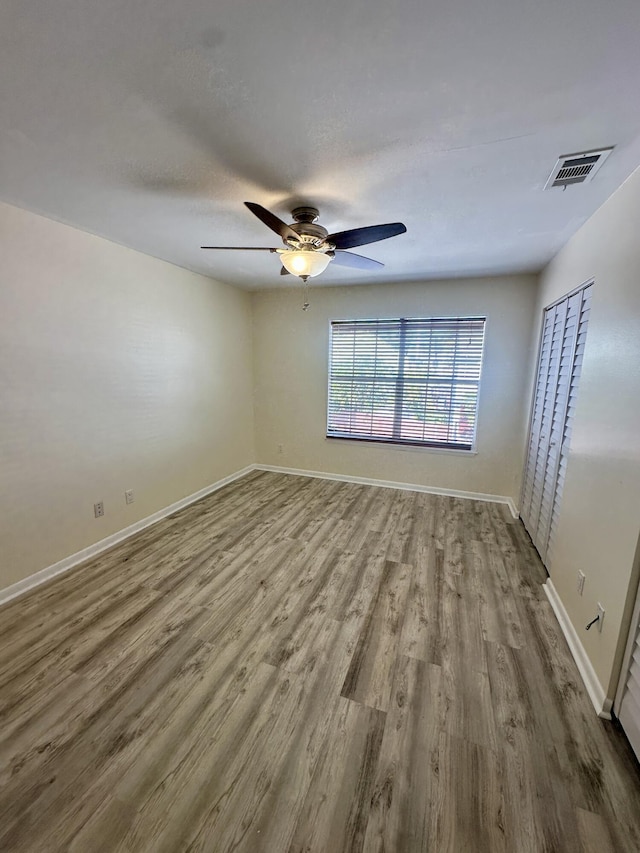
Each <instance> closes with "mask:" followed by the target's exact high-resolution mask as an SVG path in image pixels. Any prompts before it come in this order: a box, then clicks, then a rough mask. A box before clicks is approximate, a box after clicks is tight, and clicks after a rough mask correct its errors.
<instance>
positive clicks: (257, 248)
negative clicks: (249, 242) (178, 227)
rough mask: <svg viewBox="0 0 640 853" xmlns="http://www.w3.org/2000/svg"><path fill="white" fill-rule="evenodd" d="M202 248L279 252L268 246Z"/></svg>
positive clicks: (204, 247) (210, 247)
mask: <svg viewBox="0 0 640 853" xmlns="http://www.w3.org/2000/svg"><path fill="white" fill-rule="evenodd" d="M200 248H201V249H221V250H223V251H225V252H277V251H278V250H277V249H270V248H269V247H268V246H200Z"/></svg>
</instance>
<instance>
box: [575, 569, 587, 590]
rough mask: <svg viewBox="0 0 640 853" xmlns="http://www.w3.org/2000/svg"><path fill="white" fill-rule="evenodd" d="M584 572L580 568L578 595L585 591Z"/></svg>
mask: <svg viewBox="0 0 640 853" xmlns="http://www.w3.org/2000/svg"><path fill="white" fill-rule="evenodd" d="M584 578H585V575H584V572H581V571H579V570H578V582H577V584H576V589H577V590H578V595H582V593H583V592H584Z"/></svg>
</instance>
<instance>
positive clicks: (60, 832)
mask: <svg viewBox="0 0 640 853" xmlns="http://www.w3.org/2000/svg"><path fill="white" fill-rule="evenodd" d="M544 579H545V574H544V571H543V569H542V566H541V564H540V561H539V560H538V558H537V556H536V553H535V551H534V550H533V548H532V546H531V543H530V541H529V539H528V537H527V535H526V533H525V532H524V529H523V527H522V525H521V524H520V523H519V522H514V520H513V519H512V518H511V517H510V516H509V514H508V511H507V510H506V508H504V507H502V506H499V505H497V504H490V503H480V502H474V501H467V500H458V499H454V498H450V497H440V496H434V495H427V494H422V493H413V492H402V491H395V490H392V489H381V488H375V487H371V486H361V485H354V484H348V483H338V482H334V481H330V480H313V479H307V478H302V477H292V476H286V475H281V474H274V473H264V472H254V473H252V474H250V475H249V476H247V477H245V478H243V479H242V480H240V481H238V482H236V483H234V484H232V485H230V486H227V487H226V488H224V489H222V490H220V491H218V492H216V493H215V494H213V495H211V496H210V497H208V498H206V499H204V500H202V501H200V502H199V503H197V504H194V505H192V506H191V507H188V508H187V509H185V510H183V511H181V512H180V513H178V514H176V515H175V516H172V517H171V518H168V519H166V520H165V521H163V522H161V523H159V524H157V525H155V526H154V527H151V528H149V529H147V530H146V531H144V532H143V533H141V534H139V535H138V536H136V537H135V538H133V539H130V540H128V541H127V542H125V543H124V544H122V545H120V546H118V547H117V548H115V549H113V550H111V551H110V552H108V553H105V554H103V555H102V556H100V557H98V558H96V559H94V560H92V561H91V562H89V563H87V564H85V565H84V566H83V567H81V568H79V569H77V570H75V571H73V572H70V573H68V574H66V575H64V576H62V577H60V578H59V579H57V580H56V581H53V582H51V583H50V584H49V585H47V586H46V587H41V588H40V589H37V590H34V591H33V592H32V593H30V594H28V595H25V596H24V597H22V598H20V599H18V600H16V601H14V602H11V603H9V604H8V605H6V606H5V607H4V608H2V609H1V610H0V850H2V851H16V852H17V851H29V853H34V851H70V853H78V851H81V853H99V852H100V851H128V853H134V852H135V853H137V851H149V853H163V851H207V853H226V851H247V852H248V851H251V853H303V851H306V853H310V851H315V853H341V852H342V851H365V853H373V851H387V853H414V851H415V853H418V851H429V853H485V851H486V853H564V851H567V853H613V851H616V853H624V851H634V853H637V851H639V850H640V776H639V773H638V766H637V764H636V763H635V760H634V758H633V757H632V754H631V752H630V749H629V747H628V744H627V743H626V741H625V739H624V737H623V736H622V735H621V733H620V731H619V730H618V729H617V728H616V727H615V726H614V725H613V724H608V723H605V722H603V721H601V720H599V719H598V718H597V717H596V715H595V713H594V711H593V707H592V706H591V703H590V702H589V700H588V698H587V696H586V694H585V691H584V689H583V687H582V684H581V681H580V678H579V675H578V673H577V671H576V668H575V665H574V663H573V661H572V659H571V657H570V654H569V651H568V649H567V646H566V644H565V642H564V639H563V638H562V636H561V633H560V629H559V626H558V624H557V622H556V620H555V617H554V615H553V613H552V611H551V608H550V606H549V604H548V602H547V600H546V598H545V596H544V593H543V590H542V589H541V583H542V582H543V581H544Z"/></svg>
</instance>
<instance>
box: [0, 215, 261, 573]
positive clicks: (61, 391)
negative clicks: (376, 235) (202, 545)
mask: <svg viewBox="0 0 640 853" xmlns="http://www.w3.org/2000/svg"><path fill="white" fill-rule="evenodd" d="M0 256H1V258H2V260H1V262H0V589H1V588H4V587H6V586H9V585H10V584H12V583H14V582H16V581H18V580H21V579H22V578H25V577H26V576H28V575H29V574H32V573H33V572H35V571H37V570H39V569H42V568H44V567H46V566H48V565H51V564H53V563H54V562H56V561H58V560H60V559H62V558H63V557H66V556H68V555H70V554H73V553H75V552H77V551H79V550H81V549H82V548H84V547H86V546H88V545H90V544H92V543H94V542H96V541H98V540H100V539H103V538H104V537H106V536H108V535H109V534H111V533H114V532H115V531H118V530H120V529H122V528H124V527H126V526H128V525H129V524H132V523H133V522H135V521H137V520H139V519H141V518H144V517H146V516H148V515H150V514H151V513H153V512H155V511H157V510H158V509H161V508H164V507H165V506H167V505H169V504H171V503H173V502H174V501H176V500H179V499H180V498H182V497H184V496H186V495H189V494H192V493H193V492H195V491H197V490H199V489H201V488H203V487H205V486H207V485H209V484H211V483H213V482H215V481H217V480H219V479H221V478H222V477H224V476H225V475H227V474H229V473H231V472H234V471H236V470H238V469H240V468H242V467H244V466H246V465H248V464H250V463H251V462H252V461H253V459H254V449H253V404H252V382H253V378H252V356H251V306H250V298H249V296H248V294H246V293H242V292H240V291H238V290H236V289H234V288H231V287H228V286H226V285H222V284H219V283H216V282H214V281H211V280H210V279H207V278H204V277H202V276H198V275H195V274H193V273H190V272H187V271H185V270H182V269H179V268H177V267H174V266H171V265H170V264H167V263H163V262H161V261H158V260H155V259H153V258H150V257H148V256H146V255H142V254H140V253H137V252H133V251H131V250H128V249H125V248H122V247H121V246H117V245H115V244H113V243H110V242H107V241H106V240H103V239H100V238H98V237H94V236H91V235H89V234H86V233H83V232H80V231H77V230H75V229H73V228H69V227H67V226H64V225H60V224H59V223H55V222H52V221H51V220H48V219H44V218H42V217H40V216H36V215H34V214H31V213H26V212H24V211H22V210H18V209H16V208H13V207H9V206H7V205H0ZM125 489H134V490H135V503H133V504H131V505H129V506H126V505H125V502H124V495H123V492H124V490H125ZM98 500H103V501H104V506H105V516H104V518H101V519H97V520H96V519H95V518H94V516H93V504H94V502H95V501H98Z"/></svg>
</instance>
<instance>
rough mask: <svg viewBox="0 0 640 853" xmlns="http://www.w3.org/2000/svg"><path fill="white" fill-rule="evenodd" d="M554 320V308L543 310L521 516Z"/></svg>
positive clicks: (525, 510)
mask: <svg viewBox="0 0 640 853" xmlns="http://www.w3.org/2000/svg"><path fill="white" fill-rule="evenodd" d="M554 322H555V308H554V309H550V310H549V311H546V312H545V315H544V324H543V331H542V341H541V343H540V364H539V366H538V375H537V378H536V388H535V395H534V401H533V409H532V412H531V429H530V435H529V446H528V450H527V465H526V468H525V472H524V483H523V488H522V500H521V502H520V503H521V508H522V517H523V519H524V518H526V519H528V518H530V516H531V504H532V500H533V480H534V474H535V460H536V458H537V453H538V446H539V444H540V431H541V427H542V410H543V408H544V396H545V389H546V387H547V381H548V377H549V362H550V359H551V338H552V336H553V327H554Z"/></svg>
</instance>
